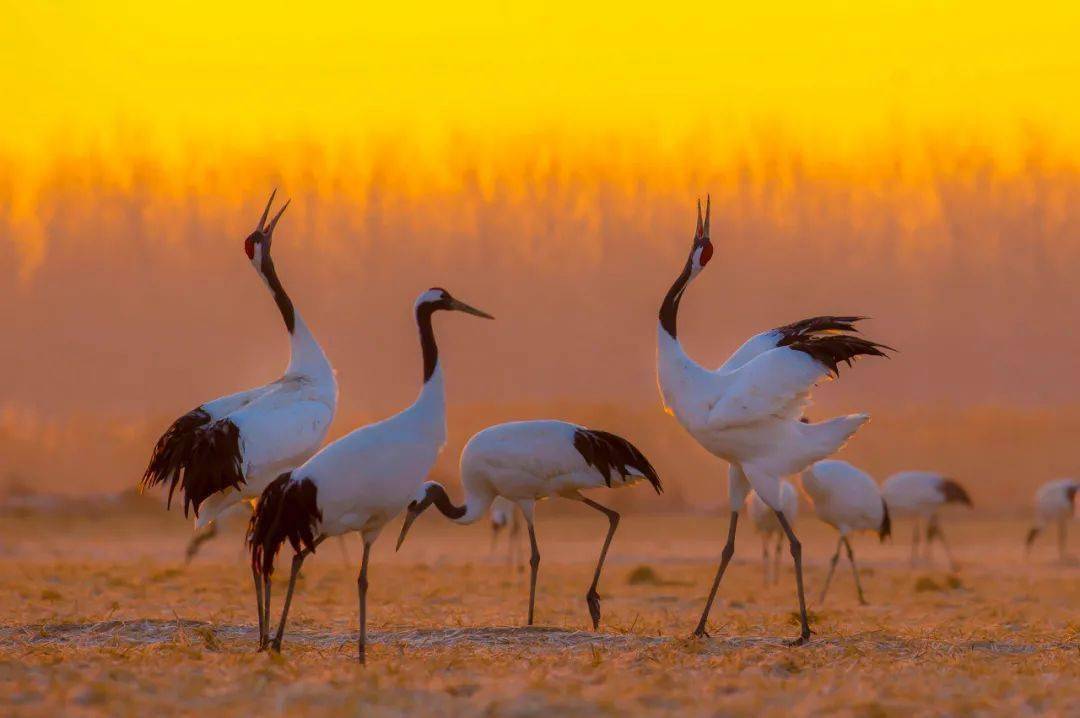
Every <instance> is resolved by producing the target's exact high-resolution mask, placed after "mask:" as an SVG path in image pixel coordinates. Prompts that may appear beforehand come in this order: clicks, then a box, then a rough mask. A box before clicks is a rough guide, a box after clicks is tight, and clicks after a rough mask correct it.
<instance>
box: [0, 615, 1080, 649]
mask: <svg viewBox="0 0 1080 718" xmlns="http://www.w3.org/2000/svg"><path fill="white" fill-rule="evenodd" d="M357 638H358V636H357V634H356V632H354V631H347V632H334V631H319V630H308V629H302V628H298V629H297V630H295V631H290V632H289V634H288V637H287V641H288V642H290V643H294V644H298V645H303V646H307V647H312V648H336V647H340V646H345V645H349V646H352V645H355V643H356V640H357ZM256 640H257V631H256V629H255V628H254V627H253V626H237V625H230V624H215V623H209V622H206V621H193V620H186V619H176V620H154V619H136V620H131V621H99V622H89V623H35V624H25V625H21V626H3V627H0V643H5V644H9V646H12V645H19V644H21V645H33V646H55V647H61V646H62V647H70V648H96V647H115V646H125V645H126V646H149V645H155V644H165V643H170V644H173V643H193V644H202V645H205V646H206V647H208V648H212V649H216V650H230V649H234V648H239V649H246V648H249V647H250V646H252V645H253V644H254V643H255V642H256ZM368 641H369V643H372V644H383V645H390V646H401V647H407V648H448V647H462V646H469V645H473V646H476V647H482V648H488V649H499V648H505V649H507V650H516V649H521V648H548V649H573V648H578V647H594V648H614V649H647V648H651V647H656V646H672V647H675V646H679V645H685V646H686V647H687V649H688V650H692V651H693V652H695V653H704V654H712V653H721V652H727V651H731V650H738V649H744V648H769V647H775V648H777V649H780V650H785V651H786V650H799V649H792V648H791V647H790V646H788V645H787V643H786V640H785V639H784V638H779V637H762V636H738V637H735V636H719V637H712V638H704V639H694V638H686V637H671V636H644V635H638V634H619V633H604V632H591V631H575V630H567V629H561V628H553V627H544V626H514V627H472V628H431V629H402V630H381V631H369V632H368ZM808 648H811V649H814V648H817V649H831V650H840V651H845V652H846V651H852V650H855V651H859V650H867V651H877V652H886V653H892V654H895V655H897V656H911V655H917V654H923V653H926V652H932V653H938V654H953V653H962V652H974V653H988V654H998V655H1026V654H1032V653H1037V652H1040V651H1053V650H1065V651H1077V650H1080V642H1075V641H1061V642H1052V643H1044V644H1031V643H1021V642H1010V641H990V640H981V641H959V642H952V643H950V642H945V641H933V640H926V639H908V638H899V637H896V636H890V635H886V634H883V633H881V632H876V631H874V632H864V633H856V634H850V635H845V636H831V637H825V638H818V637H815V638H814V639H813V640H812V641H811V642H810V644H809V645H808Z"/></svg>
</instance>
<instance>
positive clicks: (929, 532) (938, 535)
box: [926, 514, 957, 571]
mask: <svg viewBox="0 0 1080 718" xmlns="http://www.w3.org/2000/svg"><path fill="white" fill-rule="evenodd" d="M933 539H937V540H938V541H940V542H941V546H942V547H943V548H944V549H945V558H946V559H948V561H949V568H950V569H952V570H953V571H955V570H956V569H957V564H956V560H955V559H954V558H953V555H952V551H951V550H950V549H949V543H948V542H947V541H946V540H945V533H944V532H943V531H942V530H941V524H939V523H938V518H937V514H935V515H934V516H931V517H930V525H929V526H927V528H926V542H927V544H929V543H930V542H931V541H932V540H933Z"/></svg>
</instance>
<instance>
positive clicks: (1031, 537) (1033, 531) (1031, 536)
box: [1024, 526, 1042, 560]
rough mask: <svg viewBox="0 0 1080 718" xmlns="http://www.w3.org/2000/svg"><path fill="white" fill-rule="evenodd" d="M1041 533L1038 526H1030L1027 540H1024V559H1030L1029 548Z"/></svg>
mask: <svg viewBox="0 0 1080 718" xmlns="http://www.w3.org/2000/svg"><path fill="white" fill-rule="evenodd" d="M1041 531H1042V529H1040V528H1039V527H1038V526H1032V527H1031V528H1030V529H1029V530H1028V532H1027V538H1025V539H1024V558H1027V559H1029V560H1030V559H1031V547H1032V545H1034V543H1035V539H1037V538H1038V537H1039V533H1040V532H1041Z"/></svg>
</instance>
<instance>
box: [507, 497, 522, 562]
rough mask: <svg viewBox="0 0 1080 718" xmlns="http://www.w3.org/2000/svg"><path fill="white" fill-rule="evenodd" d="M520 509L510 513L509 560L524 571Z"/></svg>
mask: <svg viewBox="0 0 1080 718" xmlns="http://www.w3.org/2000/svg"><path fill="white" fill-rule="evenodd" d="M518 511H519V509H514V510H513V511H511V512H510V535H509V536H507V545H508V548H507V560H508V561H509V562H510V565H511V566H516V567H517V570H518V571H519V572H520V571H522V570H523V569H524V568H525V566H524V564H522V563H521V518H520V517H519V516H518Z"/></svg>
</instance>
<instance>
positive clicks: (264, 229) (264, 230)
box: [255, 189, 292, 235]
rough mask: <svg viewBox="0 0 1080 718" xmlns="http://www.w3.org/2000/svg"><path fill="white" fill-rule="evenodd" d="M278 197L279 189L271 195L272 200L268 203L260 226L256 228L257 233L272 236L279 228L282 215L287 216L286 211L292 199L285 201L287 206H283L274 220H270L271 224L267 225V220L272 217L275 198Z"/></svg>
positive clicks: (260, 220)
mask: <svg viewBox="0 0 1080 718" xmlns="http://www.w3.org/2000/svg"><path fill="white" fill-rule="evenodd" d="M276 195H277V189H275V190H274V191H273V192H271V193H270V199H268V200H267V201H266V208H265V209H264V210H263V213H262V217H261V218H260V219H259V226H258V227H256V228H255V231H256V232H258V233H259V234H265V235H271V234H273V233H274V227H276V226H277V223H278V220H279V219H281V215H283V214H285V210H286V209H288V207H289V202H291V201H292V200H291V199H288V200H285V204H283V205H282V206H281V209H279V210H278V211H277V214H275V215H274V218H273V219H272V220H270V224H269V225H267V224H266V218H267V217H269V216H270V206H271V205H273V204H274V197H275V196H276Z"/></svg>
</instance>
